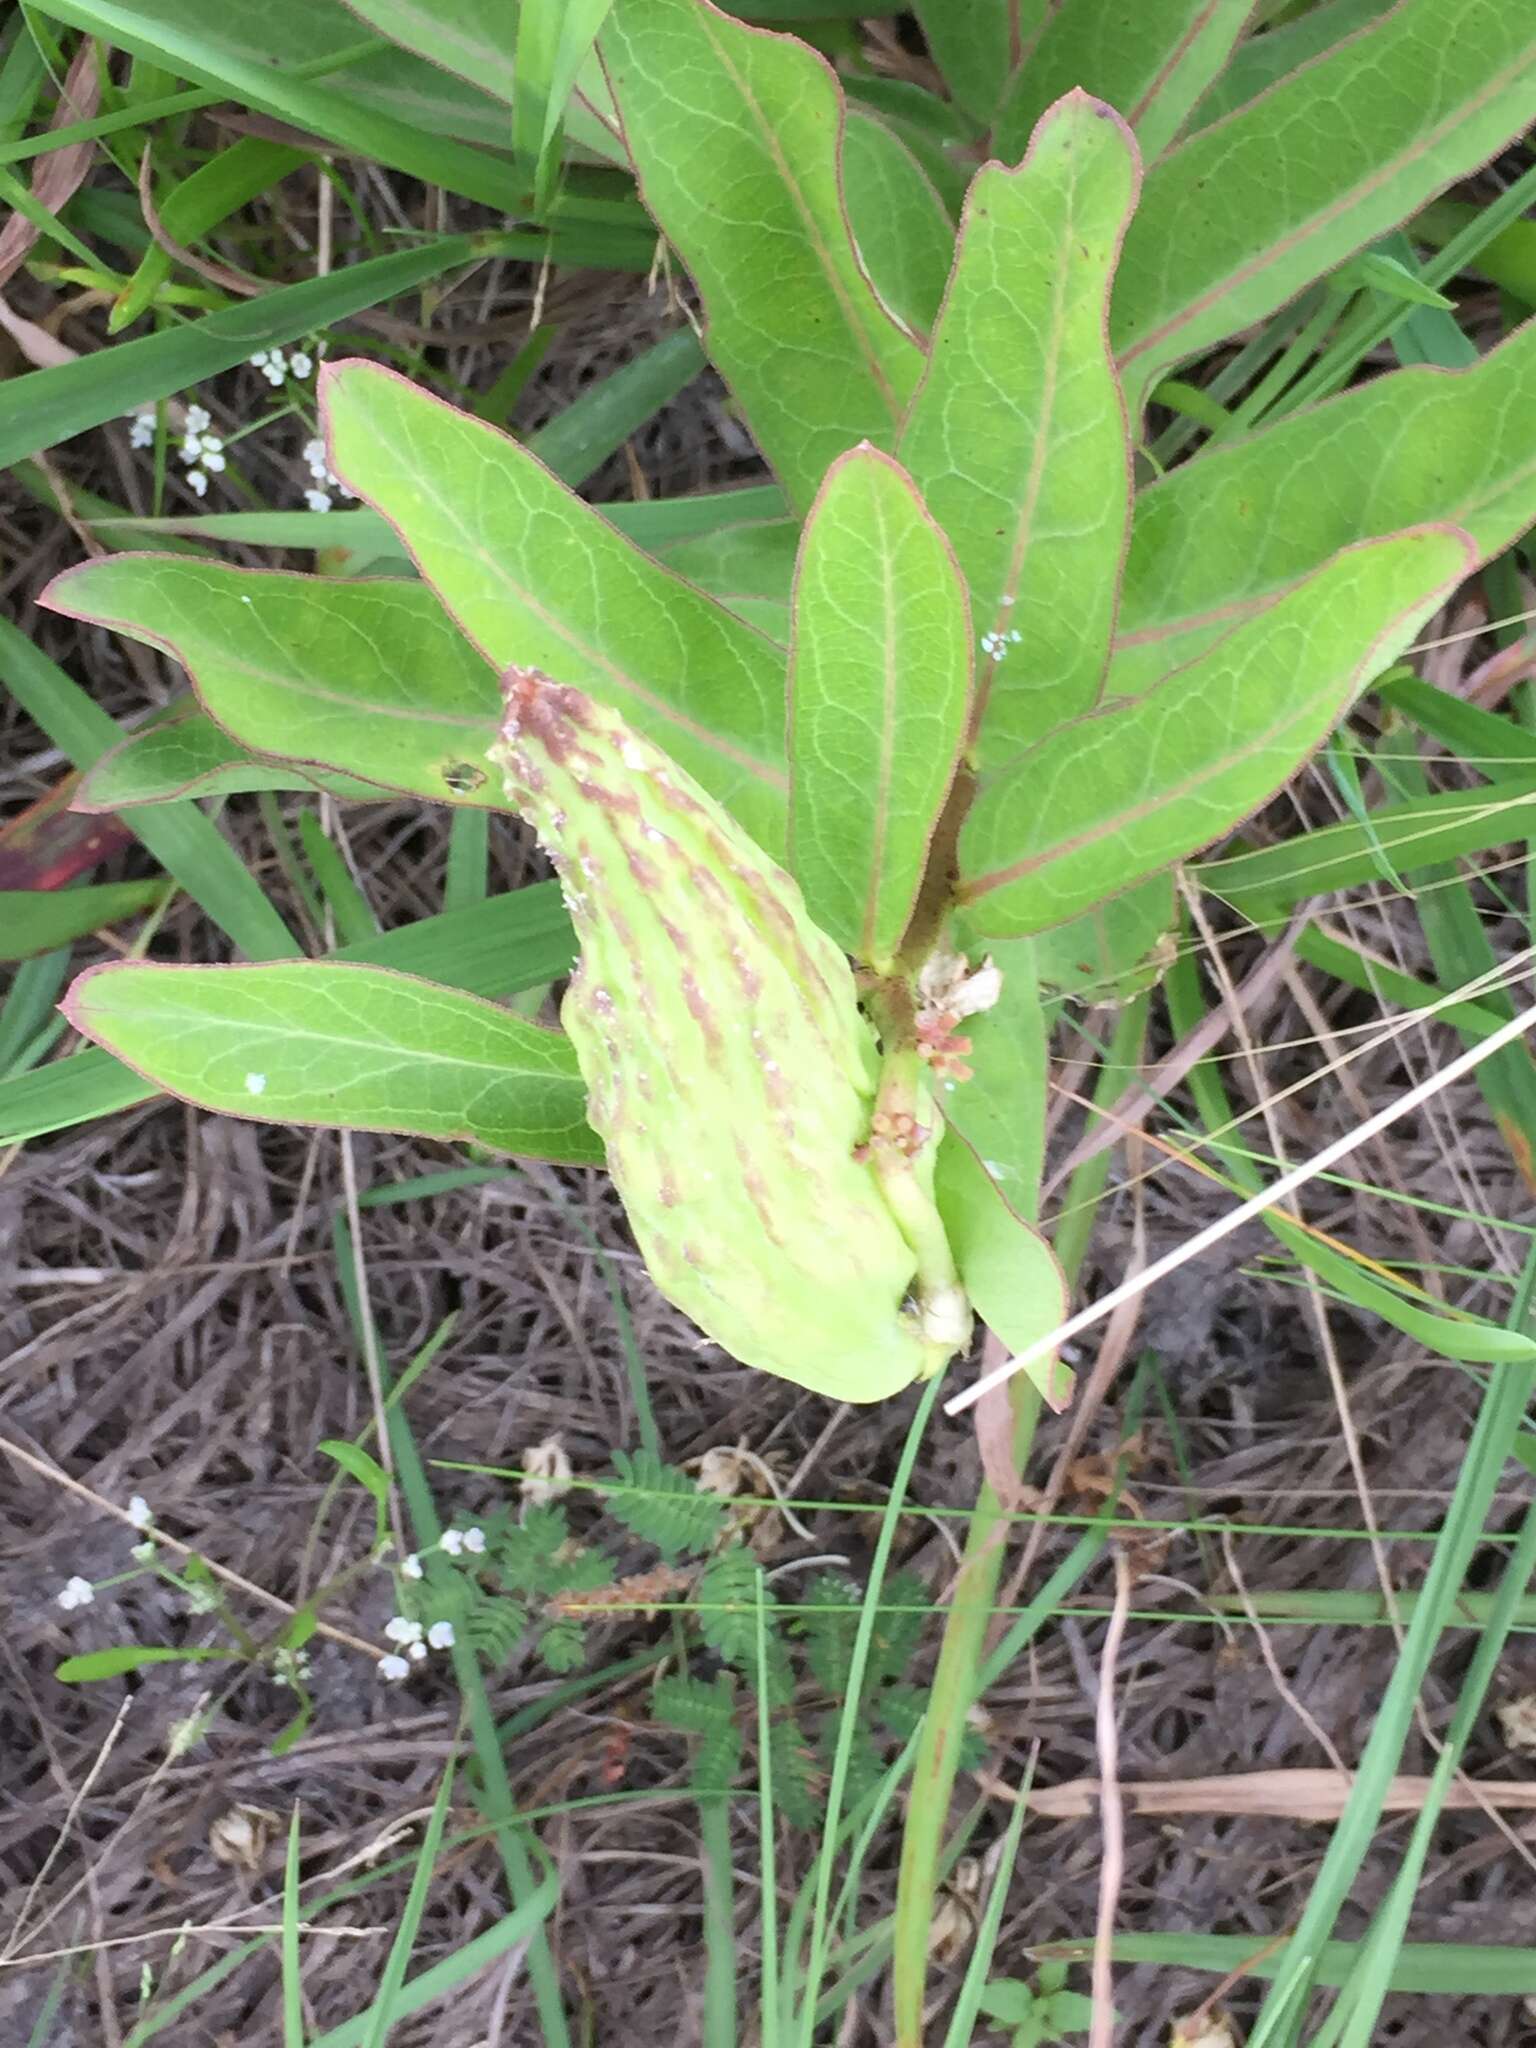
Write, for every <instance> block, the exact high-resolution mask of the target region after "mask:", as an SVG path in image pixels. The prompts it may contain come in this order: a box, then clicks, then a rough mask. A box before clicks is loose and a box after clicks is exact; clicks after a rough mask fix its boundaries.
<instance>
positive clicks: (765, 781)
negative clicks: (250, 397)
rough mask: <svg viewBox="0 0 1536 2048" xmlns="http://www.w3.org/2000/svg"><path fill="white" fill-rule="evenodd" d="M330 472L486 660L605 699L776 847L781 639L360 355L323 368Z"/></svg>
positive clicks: (510, 447) (523, 456) (463, 417)
mask: <svg viewBox="0 0 1536 2048" xmlns="http://www.w3.org/2000/svg"><path fill="white" fill-rule="evenodd" d="M321 391H322V404H323V408H324V411H325V415H326V419H327V422H328V425H329V430H330V445H331V461H332V465H333V467H334V468H335V469H336V471H337V473H338V474H339V475H341V476H343V477H345V478H346V480H347V481H348V482H349V483H350V484H351V485H352V487H353V488H354V489H355V490H357V491H358V492H359V493H360V494H361V495H362V496H364V497H365V498H367V499H368V500H369V501H370V503H372V504H374V505H376V506H377V507H378V509H379V510H380V511H381V512H382V513H383V514H384V515H385V517H386V518H388V519H390V520H392V521H393V522H394V523H395V524H397V525H398V527H399V528H400V531H401V533H402V534H403V536H404V537H405V539H406V541H407V543H408V545H409V547H410V549H411V552H412V554H413V556H414V557H415V559H416V562H417V565H418V566H419V568H420V569H421V572H422V574H423V575H424V576H425V577H426V579H427V581H428V582H429V583H431V584H432V585H433V586H434V587H435V589H436V590H437V592H438V595H439V596H440V597H441V599H442V601H443V603H444V604H445V605H446V606H447V608H448V610H449V611H450V613H452V615H453V617H454V618H455V619H456V620H457V621H458V623H459V625H460V626H461V627H462V629H463V631H464V632H465V633H466V634H467V636H468V637H469V639H470V641H471V642H472V644H473V645H474V646H475V647H477V648H478V649H480V650H481V652H482V653H483V654H484V656H485V658H486V660H487V661H489V662H490V663H491V665H492V667H494V668H497V669H500V668H505V667H508V666H511V665H512V664H514V663H515V664H516V665H517V666H519V667H524V668H537V669H542V670H543V671H544V672H545V673H546V674H548V675H551V676H553V677H554V678H555V679H556V680H557V681H559V682H562V683H573V684H575V685H576V686H577V687H578V688H581V689H586V690H590V691H591V692H593V694H594V695H596V696H598V697H600V698H602V699H603V700H604V701H605V702H608V703H611V704H612V705H614V707H615V708H616V709H617V710H619V711H621V712H622V713H623V715H624V716H625V717H626V718H627V719H628V720H629V721H630V722H631V723H632V724H633V725H635V726H637V727H638V728H639V729H640V730H641V731H643V732H646V733H647V734H648V735H649V736H650V737H651V738H652V739H654V740H655V741H656V742H657V743H658V745H660V746H662V747H664V748H665V749H666V751H667V752H668V753H669V754H671V755H672V756H673V758H674V759H676V760H677V761H678V762H680V763H681V765H682V766H684V767H685V768H687V769H688V771H689V772H690V774H692V775H693V776H694V777H695V778H696V779H697V780H698V781H699V782H701V783H703V785H704V787H705V788H706V789H708V790H709V792H710V794H711V795H712V796H715V797H717V798H718V799H719V800H720V801H721V802H722V803H724V804H726V805H728V806H729V808H730V809H731V810H732V811H734V812H735V814H736V816H737V817H738V818H739V819H740V820H741V822H742V823H743V824H744V825H745V826H746V827H747V829H748V830H749V831H750V832H751V833H752V834H753V836H754V837H755V838H757V839H758V840H759V841H760V842H761V843H762V844H763V845H764V846H765V847H767V848H768V850H769V851H770V852H772V851H775V850H777V849H778V848H780V847H782V844H783V832H784V825H783V818H784V790H785V782H786V778H785V776H784V769H783V745H784V740H783V721H784V683H783V659H784V657H783V650H782V648H779V647H776V646H775V645H774V643H773V642H772V641H771V640H769V639H767V638H766V637H765V636H764V635H763V634H761V633H758V632H755V631H754V630H753V629H752V628H751V627H749V626H746V625H744V624H743V623H742V622H741V621H740V620H739V619H737V618H735V617H734V616H733V615H732V614H731V613H730V612H728V611H726V610H725V608H724V607H723V606H722V605H719V604H717V603H716V602H715V601H714V600H713V599H712V598H709V597H706V596H705V595H704V594H703V592H701V591H698V590H695V589H693V588H692V587H691V586H690V585H688V584H687V583H684V582H683V581H682V579H681V578H680V577H676V576H673V575H671V574H669V573H668V571H666V570H665V569H663V568H661V567H660V565H659V564H657V563H656V562H653V561H652V560H650V559H649V557H647V556H645V555H643V554H641V552H640V551H639V549H638V548H636V547H634V546H633V545H632V544H631V543H629V542H628V541H626V540H624V539H623V538H622V537H621V536H620V535H618V534H616V533H615V532H614V531H613V529H612V528H611V527H610V526H608V525H607V524H606V523H605V522H604V521H603V520H602V519H601V518H600V517H599V516H598V514H597V513H596V512H594V511H593V510H592V509H591V507H590V506H587V505H584V504H583V503H582V501H581V500H580V499H579V498H577V497H576V496H575V495H574V494H573V493H572V492H570V491H568V490H567V489H566V488H565V487H564V486H563V485H562V484H560V483H558V482H556V480H555V478H554V477H552V476H551V475H550V473H549V471H548V470H546V469H545V468H544V467H543V466H542V465H541V464H540V463H539V462H537V461H536V460H535V459H534V458H533V457H532V456H531V455H529V454H528V453H527V451H526V450H524V449H522V448H520V447H519V446H518V445H517V443H516V442H515V441H512V440H510V439H509V438H508V437H507V436H506V435H505V434H502V433H499V432H497V430H496V429H495V428H494V427H491V426H488V425H487V424H486V423H485V422H484V421H483V420H477V419H474V418H472V417H471V416H470V415H469V414H468V413H462V412H455V411H454V409H453V408H452V407H451V406H448V405H444V404H443V403H442V402H441V401H440V400H439V399H436V398H433V397H431V396H429V395H428V393H426V392H424V391H421V390H418V389H417V388H416V387H415V386H414V385H411V384H408V383H407V382H406V381H405V379H404V378H402V377H397V376H395V375H394V374H393V373H392V372H390V371H387V370H380V369H378V368H376V367H375V366H374V365H373V364H371V363H362V362H352V363H342V364H339V365H336V366H335V367H329V368H327V369H326V370H325V371H324V372H322V379H321Z"/></svg>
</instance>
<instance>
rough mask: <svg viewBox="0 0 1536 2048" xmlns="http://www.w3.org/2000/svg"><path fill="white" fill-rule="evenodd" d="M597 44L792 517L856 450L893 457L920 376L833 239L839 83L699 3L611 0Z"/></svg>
mask: <svg viewBox="0 0 1536 2048" xmlns="http://www.w3.org/2000/svg"><path fill="white" fill-rule="evenodd" d="M599 47H600V49H601V52H602V57H603V64H604V68H605V70H606V72H607V76H608V83H609V86H610V88H611V89H612V92H613V96H614V99H615V101H616V103H617V106H618V110H619V116H620V119H621V120H622V122H623V130H624V138H625V141H626V143H627V144H628V147H629V152H630V155H631V157H632V158H633V160H634V164H635V168H636V171H637V173H638V175H639V179H640V191H641V197H642V198H643V199H644V201H645V205H646V207H647V209H648V211H649V212H650V213H651V214H652V216H653V217H654V219H655V221H656V224H657V226H658V227H659V228H660V230H661V232H662V233H663V234H664V235H665V236H666V238H667V240H668V241H669V242H670V243H671V245H672V247H673V248H674V249H676V251H677V253H678V256H679V257H680V258H681V260H682V262H683V263H684V264H685V265H686V266H687V269H688V271H689V273H690V274H691V276H692V278H693V280H694V283H695V284H696V285H697V287H698V290H699V294H700V296H701V297H702V299H703V301H704V309H705V313H706V316H707V345H708V348H709V354H710V359H711V360H712V361H713V362H714V363H715V365H716V366H717V367H718V369H719V370H720V372H721V374H722V376H724V378H725V380H726V382H727V383H728V384H729V385H730V387H731V389H732V391H733V392H734V393H735V396H736V399H737V402H738V403H739V404H740V406H741V408H742V410H743V412H744V413H745V414H746V416H747V418H748V420H749V421H750V422H751V426H752V431H753V435H754V437H755V438H756V440H757V442H758V445H759V446H760V447H761V449H762V451H763V453H764V455H765V456H766V457H767V459H768V461H769V463H770V464H771V465H772V468H773V470H774V473H775V475H776V476H777V477H778V478H779V480H780V481H781V482H782V483H783V485H784V487H785V489H786V490H787V491H788V493H789V496H790V499H791V502H792V503H793V504H795V505H796V506H797V507H799V509H801V510H802V511H803V510H804V509H805V508H806V507H807V506H808V505H809V504H810V501H811V499H812V497H813V496H814V494H815V491H816V488H817V486H818V485H819V483H820V482H821V479H822V476H823V475H824V474H825V472H826V469H827V467H828V465H829V464H830V463H831V462H832V461H833V459H834V458H835V457H836V456H838V455H841V454H842V453H843V452H844V451H845V450H846V449H848V448H850V447H851V446H852V445H853V444H854V443H855V442H857V441H862V440H868V441H872V442H873V443H874V444H875V445H876V446H877V447H883V448H887V449H889V448H890V447H891V446H892V445H893V443H894V441H895V437H896V432H897V429H898V427H899V425H900V421H901V417H902V415H903V413H904V412H905V410H906V406H907V402H908V400H909V399H910V398H911V396H912V392H913V390H914V388H915V387H916V384H917V378H918V373H919V370H920V368H921V366H922V357H921V354H920V352H919V350H918V348H917V346H916V344H915V342H914V340H913V338H912V336H911V335H909V334H906V333H904V332H903V331H902V329H901V328H900V327H899V326H898V325H897V323H896V322H895V320H894V319H892V317H891V315H890V314H889V313H888V312H887V311H886V309H885V308H884V306H882V305H881V303H880V300H879V299H878V297H877V296H876V294H875V292H874V291H873V290H872V289H871V286H870V281H869V278H868V276H867V275H866V273H865V271H864V268H863V266H862V264H861V263H860V260H859V255H858V251H857V249H856V248H855V246H854V242H853V237H852V235H851V233H850V231H849V224H848V219H847V215H846V214H845V212H844V207H843V197H842V191H841V175H840V174H841V155H842V129H843V120H844V105H843V96H842V92H841V89H840V87H839V86H838V83H837V79H836V77H835V75H834V74H833V72H832V70H831V68H830V66H829V65H828V64H827V63H826V62H825V61H824V60H823V59H822V58H821V57H820V56H818V55H817V54H816V52H814V51H813V50H810V49H808V48H807V47H806V45H805V44H804V43H801V42H798V41H796V40H795V39H794V38H792V37H789V36H782V35H773V34H770V33H768V32H766V31H764V30H761V29H754V28H748V27H747V26H745V25H744V24H743V23H741V22H739V21H734V20H732V19H731V18H730V16H728V15H725V14H722V13H720V12H719V11H718V10H717V9H715V8H714V7H709V6H702V5H700V4H699V0H614V6H613V10H612V12H611V14H610V15H609V17H608V22H607V25H606V27H605V28H604V30H603V34H602V38H601V42H600V46H599ZM680 78H686V79H687V81H688V90H687V93H686V95H684V96H679V92H678V81H679V79H680Z"/></svg>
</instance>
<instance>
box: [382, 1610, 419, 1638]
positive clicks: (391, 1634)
mask: <svg viewBox="0 0 1536 2048" xmlns="http://www.w3.org/2000/svg"><path fill="white" fill-rule="evenodd" d="M421 1633H422V1631H421V1623H420V1622H419V1621H412V1620H411V1619H410V1618H409V1616H407V1615H404V1614H392V1615H391V1616H390V1618H389V1620H388V1621H386V1622H385V1624H384V1635H385V1639H386V1641H388V1642H391V1643H418V1642H420V1641H421Z"/></svg>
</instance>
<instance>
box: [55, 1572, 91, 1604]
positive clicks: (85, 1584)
mask: <svg viewBox="0 0 1536 2048" xmlns="http://www.w3.org/2000/svg"><path fill="white" fill-rule="evenodd" d="M95 1598H96V1588H95V1587H94V1586H93V1585H92V1584H91V1582H90V1580H89V1579H82V1578H80V1577H79V1576H78V1575H77V1576H76V1577H74V1578H72V1579H71V1580H70V1581H69V1583H68V1584H67V1585H66V1586H65V1588H64V1590H63V1592H62V1593H61V1594H60V1595H59V1605H60V1606H61V1607H65V1608H68V1607H89V1606H90V1604H91V1602H92V1601H93V1600H94V1599H95Z"/></svg>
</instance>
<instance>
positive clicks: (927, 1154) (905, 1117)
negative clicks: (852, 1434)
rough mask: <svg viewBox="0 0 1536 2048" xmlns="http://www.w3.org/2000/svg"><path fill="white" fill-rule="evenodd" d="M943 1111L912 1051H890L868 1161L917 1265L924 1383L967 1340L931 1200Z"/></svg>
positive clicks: (960, 1293)
mask: <svg viewBox="0 0 1536 2048" xmlns="http://www.w3.org/2000/svg"><path fill="white" fill-rule="evenodd" d="M938 1124H939V1113H938V1111H937V1109H936V1108H935V1107H934V1105H933V1099H932V1095H931V1093H930V1090H929V1087H928V1079H927V1068H926V1067H925V1066H924V1065H923V1062H922V1059H921V1058H920V1056H919V1054H918V1052H917V1049H916V1047H915V1046H910V1045H906V1046H901V1047H899V1048H898V1049H897V1050H895V1051H893V1052H888V1053H887V1054H886V1056H885V1059H884V1061H883V1062H882V1065H881V1069H880V1086H879V1090H878V1092H877V1094H876V1097H875V1114H874V1120H873V1123H872V1126H871V1136H870V1145H869V1151H870V1163H871V1165H872V1166H873V1168H874V1172H875V1177H876V1179H877V1180H878V1181H879V1183H880V1191H881V1193H882V1194H883V1195H884V1196H885V1203H886V1207H887V1208H888V1209H889V1210H890V1212H891V1214H892V1216H894V1217H895V1219H896V1227H897V1228H898V1229H899V1230H900V1232H901V1234H902V1236H903V1237H904V1238H905V1239H906V1240H907V1243H908V1244H909V1245H910V1246H911V1247H912V1253H913V1256H914V1258H915V1259H916V1260H917V1276H916V1293H917V1299H918V1306H919V1313H920V1314H921V1316H922V1320H923V1335H924V1337H925V1338H926V1339H927V1340H928V1342H927V1351H928V1363H927V1365H926V1366H925V1368H924V1372H923V1377H924V1378H925V1379H926V1378H930V1377H931V1376H932V1375H933V1374H934V1373H937V1372H940V1371H942V1370H943V1368H944V1367H945V1366H946V1365H947V1364H948V1363H949V1361H950V1359H951V1358H953V1357H954V1355H955V1353H956V1351H958V1350H959V1348H960V1346H961V1345H962V1344H963V1343H964V1342H965V1341H966V1339H967V1338H968V1337H969V1335H970V1314H969V1311H968V1310H967V1308H966V1302H965V1291H964V1289H963V1288H962V1287H961V1285H960V1275H959V1273H958V1271H957V1270H956V1267H955V1260H954V1254H953V1253H952V1252H951V1250H950V1248H949V1235H948V1233H947V1232H946V1230H945V1228H944V1219H943V1217H942V1216H941V1215H940V1214H939V1211H938V1205H937V1204H936V1203H935V1201H934V1199H933V1160H934V1153H935V1151H936V1149H937V1145H938V1137H939V1133H938Z"/></svg>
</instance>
